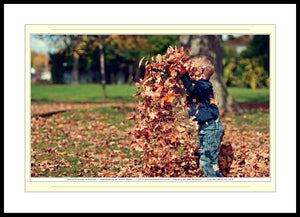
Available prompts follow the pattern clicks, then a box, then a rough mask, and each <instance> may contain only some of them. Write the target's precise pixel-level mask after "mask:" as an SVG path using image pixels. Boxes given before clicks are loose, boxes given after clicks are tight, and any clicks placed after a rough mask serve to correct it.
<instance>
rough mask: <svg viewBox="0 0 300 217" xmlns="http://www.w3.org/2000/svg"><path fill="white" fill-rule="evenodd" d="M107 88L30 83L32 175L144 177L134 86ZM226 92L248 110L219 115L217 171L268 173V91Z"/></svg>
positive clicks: (234, 174)
mask: <svg viewBox="0 0 300 217" xmlns="http://www.w3.org/2000/svg"><path fill="white" fill-rule="evenodd" d="M106 91H107V98H106V99H102V98H101V96H102V92H101V86H100V85H78V86H72V85H46V86H42V85H33V86H32V88H31V176H32V177H140V176H143V174H142V173H141V170H142V167H143V163H144V162H143V158H142V153H140V152H137V151H135V150H134V149H133V148H132V147H131V146H130V143H131V140H130V136H129V135H128V133H129V131H130V130H131V129H132V128H133V127H134V122H133V121H130V120H128V118H129V117H130V115H131V114H132V112H133V108H134V107H135V105H136V101H135V98H133V97H132V95H133V94H134V93H135V87H134V86H130V85H123V86H116V85H107V87H106ZM228 91H229V93H230V94H231V95H232V96H233V97H234V98H235V99H236V101H237V102H239V103H240V104H241V106H243V107H244V108H246V109H247V111H246V112H245V113H224V114H222V116H221V117H220V119H221V121H222V123H223V125H224V128H225V136H224V138H223V141H222V146H221V150H220V155H219V164H220V170H221V172H222V174H223V176H227V177H269V147H270V140H269V90H268V89H256V90H252V89H244V88H228ZM192 133H194V134H195V139H196V131H195V132H192ZM199 176H201V174H199Z"/></svg>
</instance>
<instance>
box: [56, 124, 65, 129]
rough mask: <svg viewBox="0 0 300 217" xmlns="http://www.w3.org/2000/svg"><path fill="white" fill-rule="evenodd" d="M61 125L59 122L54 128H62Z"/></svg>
mask: <svg viewBox="0 0 300 217" xmlns="http://www.w3.org/2000/svg"><path fill="white" fill-rule="evenodd" d="M63 126H64V125H63V124H59V125H57V126H56V127H55V128H62V127H63Z"/></svg>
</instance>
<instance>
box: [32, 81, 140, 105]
mask: <svg viewBox="0 0 300 217" xmlns="http://www.w3.org/2000/svg"><path fill="white" fill-rule="evenodd" d="M133 94H135V86H133V85H106V96H107V98H106V99H104V98H102V86H101V85H97V84H88V85H32V86H31V100H32V101H33V102H34V101H39V102H129V101H135V98H134V97H132V95H133Z"/></svg>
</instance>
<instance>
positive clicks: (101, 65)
mask: <svg viewBox="0 0 300 217" xmlns="http://www.w3.org/2000/svg"><path fill="white" fill-rule="evenodd" d="M99 40H100V42H101V40H102V35H99ZM99 49H100V73H101V84H102V97H103V99H105V98H106V90H105V85H106V81H105V67H104V64H105V62H104V51H103V44H100V46H99Z"/></svg>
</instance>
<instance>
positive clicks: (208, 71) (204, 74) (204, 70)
mask: <svg viewBox="0 0 300 217" xmlns="http://www.w3.org/2000/svg"><path fill="white" fill-rule="evenodd" d="M192 60H194V61H195V62H196V63H197V65H198V66H199V70H201V74H200V79H203V78H205V79H208V78H210V77H211V76H212V75H213V74H214V72H215V68H214V65H213V64H212V62H211V61H210V59H209V58H208V57H207V56H199V57H194V58H192Z"/></svg>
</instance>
